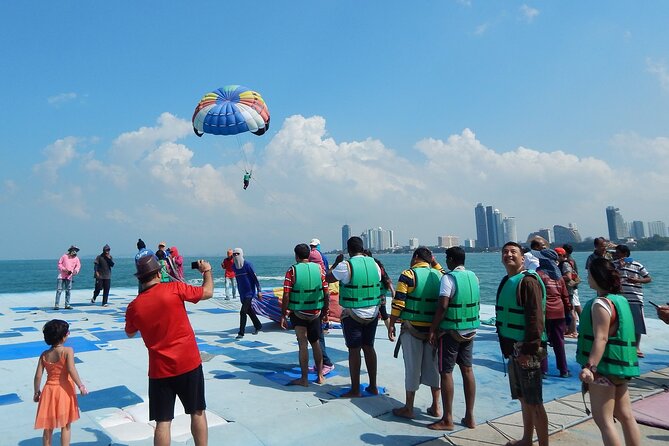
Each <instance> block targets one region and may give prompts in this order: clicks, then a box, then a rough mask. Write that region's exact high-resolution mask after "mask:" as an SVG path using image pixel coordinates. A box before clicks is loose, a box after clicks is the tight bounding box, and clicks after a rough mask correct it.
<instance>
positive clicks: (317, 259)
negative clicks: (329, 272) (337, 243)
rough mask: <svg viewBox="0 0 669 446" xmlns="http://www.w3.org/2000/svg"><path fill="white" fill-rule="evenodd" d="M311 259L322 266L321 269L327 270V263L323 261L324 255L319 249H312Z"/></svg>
mask: <svg viewBox="0 0 669 446" xmlns="http://www.w3.org/2000/svg"><path fill="white" fill-rule="evenodd" d="M309 261H310V262H311V263H318V264H319V265H320V266H321V269H322V270H323V271H325V263H323V256H322V255H321V253H320V252H319V251H318V249H316V248H314V249H312V250H311V251H309Z"/></svg>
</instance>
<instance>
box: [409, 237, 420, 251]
mask: <svg viewBox="0 0 669 446" xmlns="http://www.w3.org/2000/svg"><path fill="white" fill-rule="evenodd" d="M419 246H420V245H419V244H418V239H417V238H416V237H412V238H410V239H409V249H416V248H418V247H419Z"/></svg>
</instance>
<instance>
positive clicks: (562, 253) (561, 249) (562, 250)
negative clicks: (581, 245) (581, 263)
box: [555, 247, 567, 256]
mask: <svg viewBox="0 0 669 446" xmlns="http://www.w3.org/2000/svg"><path fill="white" fill-rule="evenodd" d="M555 252H557V253H558V254H559V255H561V256H566V255H567V251H565V250H564V248H560V247H557V248H555Z"/></svg>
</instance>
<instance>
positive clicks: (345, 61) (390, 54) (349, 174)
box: [0, 0, 669, 258]
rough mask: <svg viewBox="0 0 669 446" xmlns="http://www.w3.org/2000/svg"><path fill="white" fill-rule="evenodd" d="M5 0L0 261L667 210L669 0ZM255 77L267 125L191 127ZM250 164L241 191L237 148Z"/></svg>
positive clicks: (426, 233) (590, 228)
mask: <svg viewBox="0 0 669 446" xmlns="http://www.w3.org/2000/svg"><path fill="white" fill-rule="evenodd" d="M239 5H240V6H243V8H239V9H235V8H233V7H232V4H230V2H225V3H223V2H213V1H212V2H197V4H196V5H195V4H193V2H170V1H162V2H99V1H90V2H47V1H38V2H30V3H25V2H1V3H0V54H2V58H3V61H2V63H1V64H0V74H1V76H2V80H3V82H2V83H1V84H0V104H2V107H0V135H2V137H1V138H0V157H1V158H0V159H1V161H2V162H1V163H0V207H1V209H2V214H3V218H2V219H1V221H0V233H1V234H2V237H1V238H0V243H1V245H2V247H3V253H2V254H0V258H51V257H57V256H58V255H59V254H61V253H62V252H63V251H64V250H65V249H66V248H67V247H68V246H69V245H70V244H72V243H75V244H78V245H79V246H80V247H81V248H82V250H84V251H85V252H86V253H90V254H95V253H97V252H98V251H99V250H100V248H101V246H102V245H104V244H105V243H109V244H110V245H111V246H112V250H113V252H115V253H117V255H122V254H130V253H132V252H133V250H134V245H135V242H136V240H137V237H142V238H143V239H144V240H146V241H147V243H148V244H150V245H153V244H155V243H156V242H158V241H160V240H166V241H167V242H168V244H174V245H177V246H179V248H180V250H181V251H182V252H185V253H187V254H188V253H193V254H216V253H220V252H223V251H224V250H225V249H226V248H227V247H230V246H241V247H244V248H246V250H247V251H248V252H250V253H257V254H260V253H286V252H287V253H290V252H291V250H292V247H293V246H294V245H295V244H296V243H299V242H302V241H307V240H309V239H311V238H312V237H318V238H320V239H321V241H322V242H323V247H324V248H325V249H334V248H337V247H338V246H339V243H340V227H341V225H342V224H344V223H349V224H350V225H351V226H352V229H353V232H354V233H359V232H361V231H362V230H364V229H366V228H370V227H378V226H382V227H384V228H390V229H393V230H394V231H395V236H396V238H397V239H398V240H399V242H400V243H402V244H407V241H408V238H409V237H418V238H419V239H420V241H421V243H425V244H436V238H437V236H438V235H457V236H460V237H461V238H473V237H475V230H474V211H473V209H474V206H475V205H476V203H478V202H483V203H484V204H486V205H488V204H491V205H494V206H495V207H498V208H499V209H500V210H501V211H502V212H503V213H504V214H505V215H509V216H515V217H516V219H517V225H518V232H519V236H520V237H521V238H525V236H526V234H527V233H529V232H531V231H534V230H537V229H539V228H541V227H552V225H553V224H563V225H566V224H567V223H570V222H572V223H574V224H576V225H577V226H578V227H579V229H580V231H581V233H582V234H583V235H584V236H597V235H606V221H605V213H604V208H605V207H606V206H607V205H610V204H613V205H616V206H618V207H619V208H620V209H621V212H622V213H623V216H624V217H625V218H626V219H627V220H637V219H638V220H643V221H652V220H663V221H669V211H668V210H667V209H669V198H667V196H666V195H667V194H666V193H665V191H666V190H667V187H668V186H669V176H668V175H667V174H666V172H667V167H669V134H668V133H669V130H667V129H668V128H669V127H667V122H669V36H668V32H667V27H666V17H668V16H669V4H667V3H666V2H660V1H655V2H652V1H651V2H643V3H638V2H585V3H584V2H548V1H541V2H523V1H518V2H516V1H490V2H488V1H486V2H484V1H475V0H471V1H445V0H444V1H416V2H396V1H383V2H381V1H318V2H313V1H290V2H285V1H260V2H255V3H254V4H253V5H252V4H250V3H245V4H243V5H242V4H241V3H240V4H239ZM227 84H243V85H245V86H248V87H250V88H252V89H254V90H257V91H259V92H260V93H261V94H262V95H263V97H264V99H265V100H266V102H267V104H268V106H269V109H270V113H271V116H272V121H271V128H270V131H269V132H267V133H266V134H265V135H263V136H262V137H255V136H252V135H248V136H243V137H240V138H234V137H233V138H226V137H216V136H211V135H205V136H204V137H203V138H197V137H196V136H195V135H194V134H193V133H192V130H191V127H190V118H191V115H192V112H193V109H194V108H195V106H196V105H197V102H198V101H199V99H200V97H201V96H202V95H203V94H204V93H206V92H208V91H211V90H213V89H215V88H218V87H220V86H223V85H227ZM247 160H248V162H249V163H250V164H252V165H254V166H255V167H254V181H253V182H252V185H251V187H250V188H249V189H248V190H247V191H242V190H241V176H242V173H243V169H244V167H245V164H246V162H247Z"/></svg>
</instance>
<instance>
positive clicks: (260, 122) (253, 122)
mask: <svg viewBox="0 0 669 446" xmlns="http://www.w3.org/2000/svg"><path fill="white" fill-rule="evenodd" d="M267 129H269V109H268V108H267V104H265V101H264V100H263V98H262V96H260V93H258V92H256V91H253V90H249V89H248V88H246V87H243V86H241V85H227V86H225V87H221V88H219V89H217V90H215V91H212V92H211V93H207V94H205V95H204V96H203V97H202V99H200V103H199V104H197V107H196V108H195V112H194V113H193V131H194V132H195V134H196V135H197V136H202V135H204V134H205V133H210V134H212V135H236V134H238V133H244V132H251V133H253V134H255V135H258V136H260V135H262V134H263V133H265V132H266V131H267Z"/></svg>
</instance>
